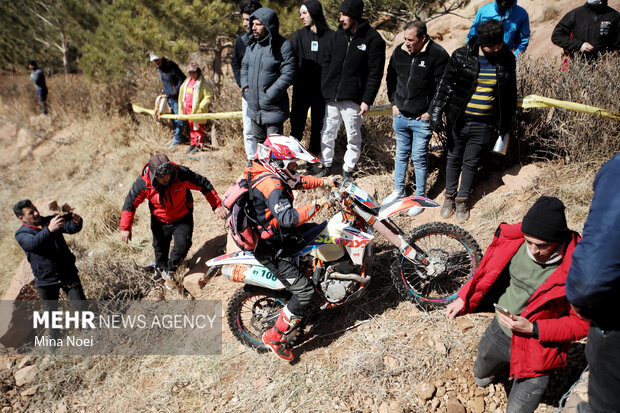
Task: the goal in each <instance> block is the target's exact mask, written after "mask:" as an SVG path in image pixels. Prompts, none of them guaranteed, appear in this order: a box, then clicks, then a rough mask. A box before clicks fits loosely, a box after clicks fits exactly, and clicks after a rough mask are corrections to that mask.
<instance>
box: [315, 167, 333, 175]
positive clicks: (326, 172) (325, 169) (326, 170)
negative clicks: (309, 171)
mask: <svg viewBox="0 0 620 413" xmlns="http://www.w3.org/2000/svg"><path fill="white" fill-rule="evenodd" d="M331 172H332V167H331V166H324V167H322V168H321V170H320V171H319V173H318V174H316V176H317V178H325V177H326V176H330V175H331Z"/></svg>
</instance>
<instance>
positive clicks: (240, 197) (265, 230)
mask: <svg viewBox="0 0 620 413" xmlns="http://www.w3.org/2000/svg"><path fill="white" fill-rule="evenodd" d="M269 175H271V174H270V173H268V172H265V173H262V174H260V175H258V176H257V177H256V178H255V179H254V180H252V181H251V180H250V174H249V173H248V177H247V178H241V179H239V180H238V181H237V182H235V184H234V185H233V186H231V187H230V188H228V190H226V193H225V194H224V197H223V198H222V205H224V206H225V207H226V208H227V209H228V211H229V213H228V215H227V217H226V226H227V227H228V232H229V234H230V236H231V237H232V239H233V241H235V244H237V246H238V247H239V248H241V249H242V250H243V251H253V250H254V248H256V244H258V240H259V239H269V238H271V237H273V235H274V232H273V228H272V227H271V226H269V227H264V226H262V225H261V224H260V223H259V222H258V220H257V219H256V211H255V210H254V207H253V205H252V204H253V201H254V195H253V193H252V191H251V190H250V188H251V189H254V188H256V186H257V185H258V184H259V183H260V182H261V181H263V180H264V179H265V178H268V177H269Z"/></svg>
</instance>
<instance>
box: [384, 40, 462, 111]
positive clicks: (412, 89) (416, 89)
mask: <svg viewBox="0 0 620 413" xmlns="http://www.w3.org/2000/svg"><path fill="white" fill-rule="evenodd" d="M449 58H450V55H449V54H448V52H446V50H445V49H444V48H443V47H441V46H440V45H439V44H437V43H435V42H434V41H432V40H431V39H430V38H429V39H428V41H427V43H426V44H425V45H424V47H423V48H422V50H420V52H419V53H418V54H416V55H412V54H411V53H409V51H408V50H407V47H406V46H405V44H404V43H402V44H400V45H399V46H398V47H396V48H395V49H394V52H393V53H392V57H391V58H390V63H389V65H388V69H387V76H386V79H385V80H386V83H387V90H388V98H389V99H390V103H391V104H392V105H396V107H397V108H398V110H399V111H400V112H401V113H402V114H403V115H405V116H407V117H418V116H420V115H422V114H423V113H425V112H428V111H429V108H430V105H431V101H432V100H433V96H434V95H435V92H436V90H437V86H438V85H439V82H440V81H441V76H442V75H443V72H444V69H445V68H446V64H447V63H448V59H449Z"/></svg>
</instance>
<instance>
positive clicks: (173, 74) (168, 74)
mask: <svg viewBox="0 0 620 413" xmlns="http://www.w3.org/2000/svg"><path fill="white" fill-rule="evenodd" d="M157 70H159V77H160V78H161V83H162V85H163V93H164V95H167V96H168V97H169V98H172V99H178V97H179V88H180V87H181V84H182V83H183V81H184V80H185V74H184V73H183V72H182V71H181V69H179V66H177V64H176V63H174V62H173V61H172V60H168V59H166V58H163V59H161V66H159V67H158V68H157Z"/></svg>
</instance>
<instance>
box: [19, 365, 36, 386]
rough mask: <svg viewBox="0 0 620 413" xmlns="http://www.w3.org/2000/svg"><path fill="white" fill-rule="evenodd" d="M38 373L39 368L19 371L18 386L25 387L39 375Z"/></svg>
mask: <svg viewBox="0 0 620 413" xmlns="http://www.w3.org/2000/svg"><path fill="white" fill-rule="evenodd" d="M37 372H38V369H37V366H27V367H24V368H22V369H21V370H18V371H17V372H16V373H15V384H16V385H17V386H23V385H24V384H28V383H30V382H31V381H32V380H33V379H34V377H35V376H36V375H37Z"/></svg>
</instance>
